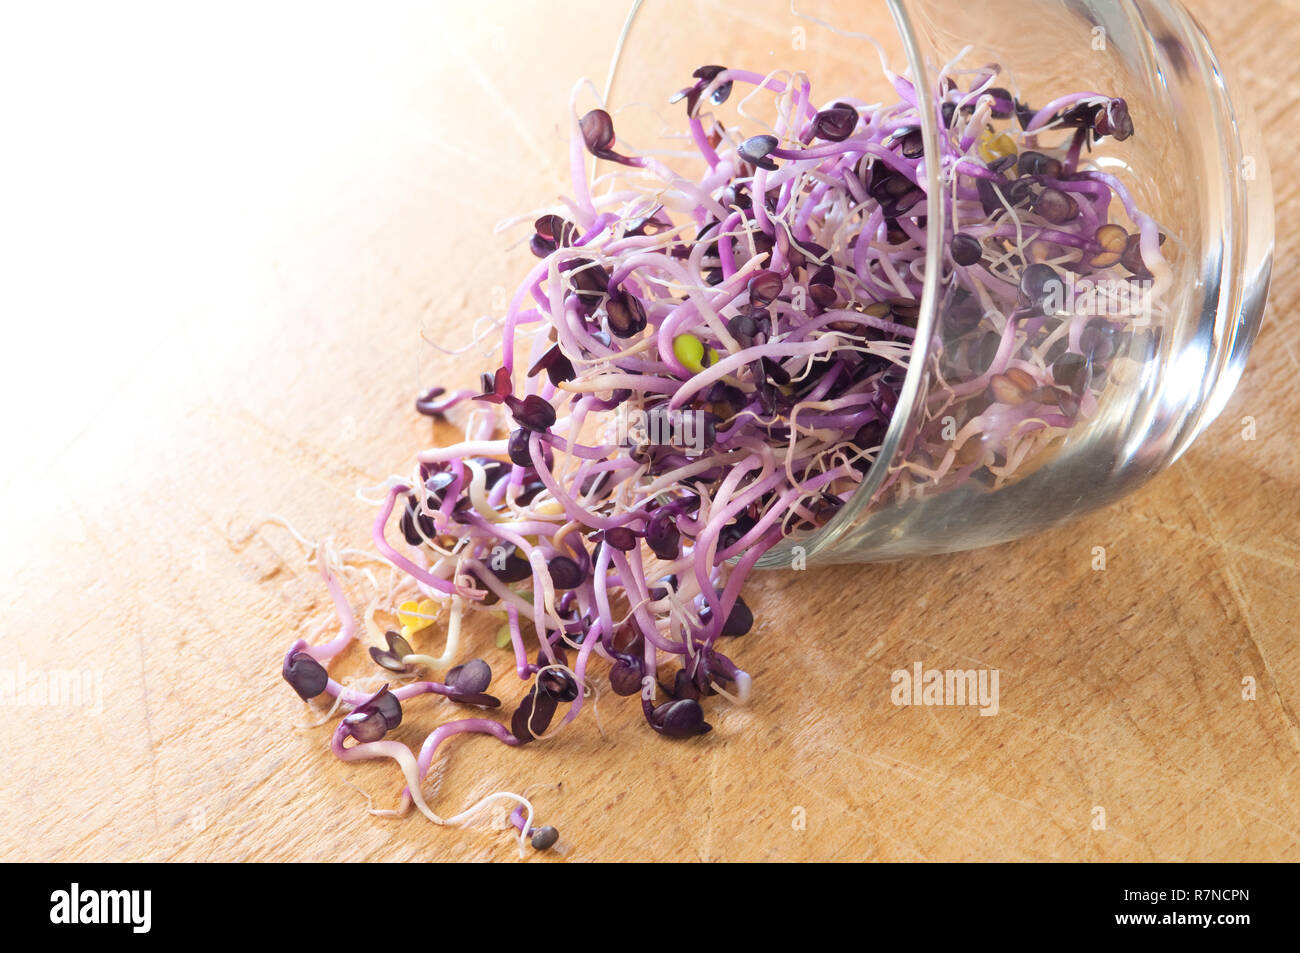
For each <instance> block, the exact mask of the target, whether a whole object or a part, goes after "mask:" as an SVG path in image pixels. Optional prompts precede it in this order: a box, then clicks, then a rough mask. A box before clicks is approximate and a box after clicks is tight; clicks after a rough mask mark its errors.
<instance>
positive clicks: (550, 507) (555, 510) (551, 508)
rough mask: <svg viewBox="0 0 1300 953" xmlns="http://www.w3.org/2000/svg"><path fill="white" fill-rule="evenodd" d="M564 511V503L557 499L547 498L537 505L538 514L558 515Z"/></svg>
mask: <svg viewBox="0 0 1300 953" xmlns="http://www.w3.org/2000/svg"><path fill="white" fill-rule="evenodd" d="M563 512H564V504H563V503H561V502H560V501H559V500H548V501H547V502H545V503H542V504H541V505H540V506H538V507H537V509H536V513H537V515H538V516H559V515H560V514H561V513H563Z"/></svg>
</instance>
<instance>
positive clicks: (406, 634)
mask: <svg viewBox="0 0 1300 953" xmlns="http://www.w3.org/2000/svg"><path fill="white" fill-rule="evenodd" d="M437 616H438V603H436V602H434V601H433V600H432V599H422V600H420V601H419V602H415V601H410V602H403V603H402V604H401V605H400V606H398V607H397V621H398V622H400V623H402V638H405V639H409V638H410V637H411V636H412V635H414V634H415V633H416V632H419V631H420V630H422V629H427V628H428V627H429V626H431V625H433V621H434V619H435V618H437Z"/></svg>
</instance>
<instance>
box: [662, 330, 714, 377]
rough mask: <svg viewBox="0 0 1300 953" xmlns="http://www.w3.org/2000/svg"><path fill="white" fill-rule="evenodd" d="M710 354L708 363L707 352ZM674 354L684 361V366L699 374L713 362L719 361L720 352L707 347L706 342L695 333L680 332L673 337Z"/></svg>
mask: <svg viewBox="0 0 1300 953" xmlns="http://www.w3.org/2000/svg"><path fill="white" fill-rule="evenodd" d="M706 352H707V354H708V360H707V363H706V361H705V354H706ZM673 355H674V356H675V357H676V358H677V360H679V361H681V362H682V366H683V367H685V368H686V369H687V370H688V371H690V372H691V373H693V374H698V373H699V372H700V371H702V370H704V368H705V367H708V366H709V365H711V364H715V363H717V360H718V352H717V351H715V350H714V349H713V348H705V346H704V342H703V341H701V340H700V339H699V338H697V337H696V336H695V335H694V334H679V335H677V337H675V338H673Z"/></svg>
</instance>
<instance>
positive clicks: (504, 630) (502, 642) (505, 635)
mask: <svg viewBox="0 0 1300 953" xmlns="http://www.w3.org/2000/svg"><path fill="white" fill-rule="evenodd" d="M510 641H511V640H510V623H508V622H507V623H506V624H505V625H503V626H501V628H499V629H497V648H499V649H508V648H510Z"/></svg>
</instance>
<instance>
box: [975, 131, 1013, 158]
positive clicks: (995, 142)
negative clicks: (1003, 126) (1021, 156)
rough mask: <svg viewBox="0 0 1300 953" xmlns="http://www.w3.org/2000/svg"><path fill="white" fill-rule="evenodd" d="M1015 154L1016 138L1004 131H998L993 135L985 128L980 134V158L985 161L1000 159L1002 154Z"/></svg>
mask: <svg viewBox="0 0 1300 953" xmlns="http://www.w3.org/2000/svg"><path fill="white" fill-rule="evenodd" d="M1015 154H1016V140H1014V139H1012V138H1011V137H1010V136H1008V135H1007V134H1006V133H1005V132H1000V133H998V134H997V135H996V136H995V135H993V134H992V133H991V132H990V131H989V130H987V129H986V130H984V132H983V133H981V134H980V158H981V159H983V160H984V161H985V162H992V161H994V160H995V159H1001V158H1002V157H1003V156H1013V155H1015Z"/></svg>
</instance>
